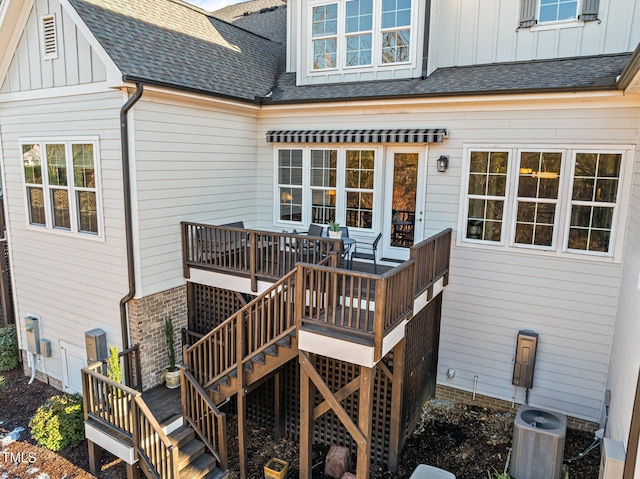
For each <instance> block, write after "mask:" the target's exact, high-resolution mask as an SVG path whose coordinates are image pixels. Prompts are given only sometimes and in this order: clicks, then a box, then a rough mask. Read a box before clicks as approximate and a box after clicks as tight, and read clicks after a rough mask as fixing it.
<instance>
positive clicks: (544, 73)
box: [271, 53, 631, 103]
mask: <svg viewBox="0 0 640 479" xmlns="http://www.w3.org/2000/svg"><path fill="white" fill-rule="evenodd" d="M630 58H631V54H630V53H622V54H619V55H601V56H592V57H579V58H562V59H552V60H537V61H526V62H511V63H491V64H485V65H471V66H462V67H450V68H441V69H438V70H436V71H435V72H433V73H432V74H431V75H429V76H428V77H427V78H425V79H410V80H389V81H370V82H354V83H340V84H325V85H306V86H296V80H295V74H293V73H285V74H282V75H281V76H280V78H279V79H278V84H277V86H276V88H275V89H274V91H273V95H272V97H271V101H273V102H274V103H278V102H303V101H330V100H355V99H364V98H388V97H430V96H444V95H449V96H450V95H469V94H484V95H486V94H498V93H519V92H523V91H528V92H545V91H546V92H550V91H575V90H589V89H591V90H596V89H615V80H616V77H617V76H618V75H620V73H621V72H622V70H623V69H624V67H625V65H626V64H627V62H628V61H629V59H630Z"/></svg>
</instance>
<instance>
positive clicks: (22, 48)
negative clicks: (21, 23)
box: [0, 0, 107, 94]
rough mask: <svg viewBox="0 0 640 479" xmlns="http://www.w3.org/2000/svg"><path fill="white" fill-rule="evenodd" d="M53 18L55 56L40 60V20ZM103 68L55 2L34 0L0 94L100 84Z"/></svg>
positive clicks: (104, 77) (76, 28) (104, 75)
mask: <svg viewBox="0 0 640 479" xmlns="http://www.w3.org/2000/svg"><path fill="white" fill-rule="evenodd" d="M48 15H54V19H55V37H56V41H57V56H56V57H55V58H50V59H44V58H43V53H42V38H41V37H42V29H41V22H42V20H41V19H42V18H43V17H46V16H48ZM106 80H107V67H106V66H105V64H104V63H103V62H102V60H101V59H100V57H99V55H98V53H97V52H96V50H95V49H94V48H93V47H92V46H91V44H90V42H89V41H88V40H87V39H86V38H85V37H84V35H83V33H82V32H81V31H80V30H79V28H78V26H77V25H76V24H75V23H74V21H73V19H72V18H71V17H70V16H69V14H68V12H67V11H66V10H65V9H64V8H63V7H62V5H60V3H59V2H58V1H55V0H49V1H47V0H35V2H34V3H33V6H32V8H31V12H30V13H29V17H28V20H27V23H26V25H25V27H24V30H23V32H22V35H21V37H20V39H19V41H18V44H17V48H16V51H15V54H14V56H13V58H12V59H11V62H10V64H9V68H8V71H7V75H6V77H5V79H4V82H3V83H2V86H1V87H0V94H3V93H17V92H25V91H33V90H40V89H48V88H56V87H65V86H67V87H68V86H77V85H83V84H84V85H86V84H90V83H101V82H105V81H106Z"/></svg>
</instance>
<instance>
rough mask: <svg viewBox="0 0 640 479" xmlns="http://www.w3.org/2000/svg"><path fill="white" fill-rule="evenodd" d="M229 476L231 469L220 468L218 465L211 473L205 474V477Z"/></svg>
mask: <svg viewBox="0 0 640 479" xmlns="http://www.w3.org/2000/svg"><path fill="white" fill-rule="evenodd" d="M227 477H229V471H228V470H225V471H223V470H221V469H218V468H217V467H214V468H213V469H212V470H211V471H210V472H209V474H207V475H206V476H204V479H226V478H227Z"/></svg>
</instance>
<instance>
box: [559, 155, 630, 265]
mask: <svg viewBox="0 0 640 479" xmlns="http://www.w3.org/2000/svg"><path fill="white" fill-rule="evenodd" d="M621 163H622V155H621V154H606V153H576V162H575V167H574V180H573V190H572V194H571V220H570V228H569V241H568V245H567V246H568V248H569V249H574V250H583V251H594V252H601V253H608V252H609V249H610V247H611V244H610V243H611V230H612V228H613V218H614V213H615V208H616V204H617V200H618V187H619V183H620V181H619V179H620V165H621Z"/></svg>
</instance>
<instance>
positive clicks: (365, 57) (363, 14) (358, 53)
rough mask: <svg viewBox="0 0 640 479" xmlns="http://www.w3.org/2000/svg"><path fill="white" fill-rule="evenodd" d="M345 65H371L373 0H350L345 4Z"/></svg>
mask: <svg viewBox="0 0 640 479" xmlns="http://www.w3.org/2000/svg"><path fill="white" fill-rule="evenodd" d="M345 34H346V49H347V51H346V54H347V58H346V66H348V67H353V66H361V65H371V61H372V59H371V48H372V40H373V0H351V1H348V2H347V4H346V14H345Z"/></svg>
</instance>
